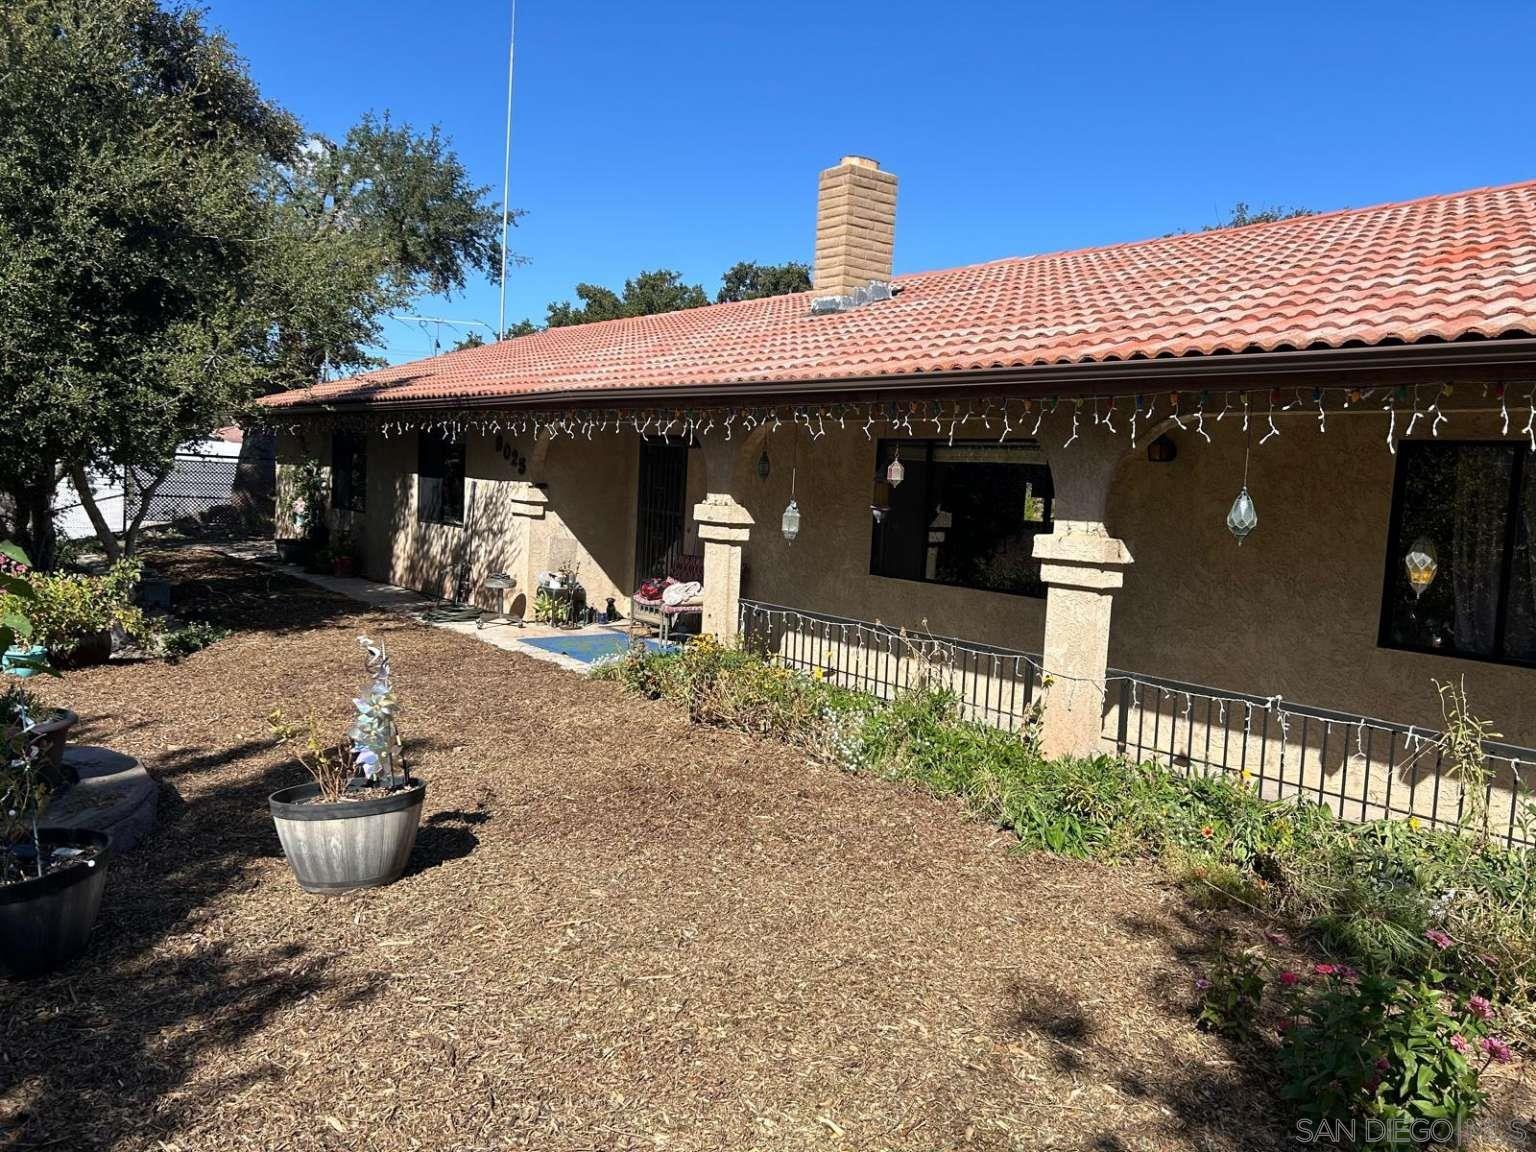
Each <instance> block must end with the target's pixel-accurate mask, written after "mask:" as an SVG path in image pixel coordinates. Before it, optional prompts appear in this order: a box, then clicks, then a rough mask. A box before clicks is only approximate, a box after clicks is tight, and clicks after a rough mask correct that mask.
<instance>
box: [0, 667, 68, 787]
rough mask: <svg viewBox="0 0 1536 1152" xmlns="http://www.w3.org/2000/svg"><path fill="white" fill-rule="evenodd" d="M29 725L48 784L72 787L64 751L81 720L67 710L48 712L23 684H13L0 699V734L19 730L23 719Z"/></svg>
mask: <svg viewBox="0 0 1536 1152" xmlns="http://www.w3.org/2000/svg"><path fill="white" fill-rule="evenodd" d="M24 718H25V719H27V720H28V721H29V723H30V729H29V731H30V738H31V740H32V743H33V744H35V745H36V746H37V749H38V751H39V753H40V754H41V756H40V766H41V771H42V773H43V776H44V779H45V781H46V782H47V783H48V784H49V785H50V786H51V787H53V788H59V787H62V786H63V785H64V784H66V783H73V778H72V777H71V776H70V775H69V773H68V772H67V771H66V770H65V768H64V749H65V747H66V745H67V744H68V743H69V733H70V729H72V728H74V726H75V725H76V724H78V723H79V722H80V717H79V716H77V715H75V714H74V713H73V712H71V711H70V710H69V709H68V708H49V707H46V706H45V705H43V704H42V703H40V702H39V701H38V699H37V696H36V695H35V694H33V693H32V692H30V691H29V690H28V689H27V688H26V687H25V686H24V685H22V684H20V683H16V684H12V685H10V686H9V687H8V688H6V690H5V692H4V694H3V695H0V731H11V730H19V729H20V727H21V725H22V721H23V719H24Z"/></svg>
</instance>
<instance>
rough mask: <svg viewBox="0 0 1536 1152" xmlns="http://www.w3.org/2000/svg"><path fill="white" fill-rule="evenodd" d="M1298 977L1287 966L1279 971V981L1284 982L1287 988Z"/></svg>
mask: <svg viewBox="0 0 1536 1152" xmlns="http://www.w3.org/2000/svg"><path fill="white" fill-rule="evenodd" d="M1300 979H1301V977H1300V976H1298V975H1296V973H1294V972H1292V971H1291V970H1290V969H1289V968H1287V969H1286V970H1285V971H1284V972H1282V973H1280V983H1282V984H1284V985H1285V986H1286V987H1287V988H1289V987H1290V986H1291V985H1292V984H1294V983H1296V981H1298V980H1300Z"/></svg>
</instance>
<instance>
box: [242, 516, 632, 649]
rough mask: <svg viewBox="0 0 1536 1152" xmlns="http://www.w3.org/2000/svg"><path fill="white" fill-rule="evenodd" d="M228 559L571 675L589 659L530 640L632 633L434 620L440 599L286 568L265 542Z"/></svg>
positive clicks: (603, 627) (488, 619)
mask: <svg viewBox="0 0 1536 1152" xmlns="http://www.w3.org/2000/svg"><path fill="white" fill-rule="evenodd" d="M220 550H221V551H222V552H223V553H224V554H225V555H226V556H230V557H232V558H234V559H236V560H243V561H245V562H246V563H250V564H259V565H261V566H262V567H264V568H270V569H272V570H273V571H274V572H281V573H283V575H285V576H292V577H293V578H294V579H295V580H303V581H305V582H306V583H309V584H313V585H315V586H316V587H318V588H324V589H326V590H327V591H330V592H335V593H336V594H337V595H338V596H345V597H347V598H348V599H349V600H356V601H358V602H359V603H361V604H367V605H368V606H369V607H370V608H378V609H380V610H382V611H386V612H398V613H401V614H402V615H406V616H410V617H411V618H412V619H414V620H417V621H419V622H420V623H423V624H428V625H431V626H432V627H433V628H442V629H443V630H444V631H447V632H457V633H458V634H459V635H461V636H468V637H470V638H472V639H475V640H479V641H480V642H481V643H483V644H489V645H491V646H492V647H493V648H500V649H502V650H503V651H506V652H519V653H521V654H522V655H524V656H530V657H532V658H533V659H535V660H543V661H545V662H546V663H549V664H555V665H557V666H559V667H561V668H564V669H566V670H567V671H570V672H580V673H582V674H585V673H587V672H590V671H591V670H592V665H591V664H590V663H588V662H586V661H583V660H578V659H576V658H574V657H572V656H566V655H564V654H562V653H560V652H552V651H550V650H549V649H548V648H543V647H539V646H538V645H535V644H529V643H527V641H529V640H542V639H549V638H555V637H559V638H574V637H583V636H614V635H617V636H622V637H626V638H627V636H628V630H627V627H626V625H624V624H618V625H613V624H589V625H587V626H586V627H583V628H555V627H552V626H551V625H548V624H536V623H533V622H531V621H530V622H528V623H525V624H522V625H518V624H515V623H514V624H502V623H497V622H494V613H490V612H487V613H486V614H485V626H484V627H483V628H481V627H476V624H475V621H474V620H433V619H431V618H430V617H429V615H428V614H429V613H430V612H431V610H432V609H434V608H439V607H442V606H443V604H442V602H441V601H438V600H433V599H432V598H430V597H428V596H423V595H422V594H421V593H419V592H414V591H412V590H411V589H409V588H400V587H398V586H396V585H394V584H385V583H383V582H381V581H378V580H368V579H365V578H363V577H361V576H325V575H322V574H320V573H316V572H306V571H304V569H303V568H301V567H299V566H298V565H297V564H285V563H283V562H282V561H281V560H279V559H277V558H276V556H275V555H274V554H273V552H272V545H271V543H270V542H266V543H265V546H263V545H262V544H256V543H246V544H238V545H229V546H225V547H223V548H222V549H220Z"/></svg>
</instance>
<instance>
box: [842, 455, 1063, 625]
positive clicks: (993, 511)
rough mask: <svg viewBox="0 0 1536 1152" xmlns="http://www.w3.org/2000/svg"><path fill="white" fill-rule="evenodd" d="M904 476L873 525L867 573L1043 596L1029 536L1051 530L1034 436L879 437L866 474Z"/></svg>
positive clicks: (1046, 472) (1046, 478)
mask: <svg viewBox="0 0 1536 1152" xmlns="http://www.w3.org/2000/svg"><path fill="white" fill-rule="evenodd" d="M898 453H899V454H900V458H901V463H902V467H903V468H904V469H906V476H905V477H904V478H903V480H902V482H901V483H900V484H899V485H897V486H896V487H894V488H892V489H891V490H890V495H889V500H890V510H889V511H888V512H887V513H886V514H885V518H884V520H883V521H881V522H880V523H877V524H876V525H875V532H874V544H873V547H872V550H871V554H870V564H869V570H870V571H871V572H872V573H874V574H875V575H876V576H894V577H896V578H897V579H900V580H927V581H931V582H933V583H937V584H958V585H961V586H963V587H966V588H983V589H986V590H988V591H992V592H1013V593H1018V594H1021V595H1024V596H1043V595H1044V594H1045V586H1044V585H1043V584H1041V583H1040V563H1039V561H1037V560H1036V559H1035V558H1034V544H1035V537H1036V536H1038V535H1040V534H1041V533H1048V532H1050V530H1051V498H1052V494H1053V493H1052V489H1051V472H1050V469H1049V468H1048V467H1047V466H1046V463H1045V457H1044V456H1043V455H1042V454H1041V452H1040V448H1039V446H1038V445H1036V444H1033V443H1027V442H1025V443H1013V444H998V443H996V442H994V441H956V442H955V443H954V444H950V443H949V442H948V441H947V440H882V441H880V449H879V453H878V456H877V473H876V478H877V479H878V480H883V479H884V478H885V475H886V469H887V468H888V467H889V466H890V463H891V461H892V460H893V459H895V458H896V456H897V454H898Z"/></svg>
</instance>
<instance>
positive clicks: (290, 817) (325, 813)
mask: <svg viewBox="0 0 1536 1152" xmlns="http://www.w3.org/2000/svg"><path fill="white" fill-rule="evenodd" d="M319 795H320V786H319V785H318V784H298V785H295V786H294V787H292V788H280V789H278V790H277V791H276V792H274V793H272V796H271V799H270V800H269V801H268V803H269V804H270V805H271V808H272V821H273V823H275V824H276V825H277V837H278V839H279V840H281V841H282V844H283V855H285V856H286V857H288V866H289V867H290V868H292V869H293V874H294V875H295V876H296V877H298V881H299V885H300V887H302V888H303V889H304V891H306V892H320V893H326V892H345V891H348V890H349V889H352V888H378V887H380V886H382V885H384V884H389V883H392V882H393V881H395V880H398V879H399V878H400V874H401V873H402V872H404V871H405V866H406V864H407V863H409V862H410V859H411V848H412V847H413V846H414V845H415V843H416V828H417V826H418V825H419V824H420V823H421V805H422V801H423V800H425V799H426V795H427V785H426V783H425V782H424V781H421V780H418V781H416V782H415V783H414V784H412V785H411V786H410V787H409V788H401V789H399V790H398V791H395V792H384V793H382V794H381V795H378V796H371V797H369V798H368V799H363V800H338V801H335V802H333V803H324V802H321V801H318V800H316V799H315V797H317V796H319Z"/></svg>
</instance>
